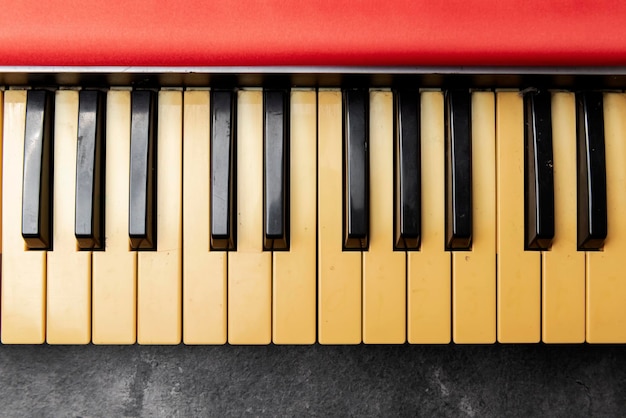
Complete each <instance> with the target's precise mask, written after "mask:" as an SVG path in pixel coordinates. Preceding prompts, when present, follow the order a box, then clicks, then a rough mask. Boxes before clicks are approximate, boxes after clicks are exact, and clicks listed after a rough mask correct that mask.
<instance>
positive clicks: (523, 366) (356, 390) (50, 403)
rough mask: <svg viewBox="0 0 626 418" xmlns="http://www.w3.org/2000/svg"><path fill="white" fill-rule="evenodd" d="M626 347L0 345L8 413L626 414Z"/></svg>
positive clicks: (3, 407) (1, 388)
mask: <svg viewBox="0 0 626 418" xmlns="http://www.w3.org/2000/svg"><path fill="white" fill-rule="evenodd" d="M624 414H626V347H611V346H586V345H580V346H545V345H529V346H499V345H496V346H484V347H479V346H455V345H450V346H400V347H387V346H356V347H322V346H307V347H279V346H267V347H231V346H223V347H185V346H177V347H139V346H131V347H96V346H87V347H51V346H40V347H33V346H25V347H10V346H0V415H1V416H7V417H21V416H54V417H90V416H96V417H98V416H127V417H155V416H167V417H193V416H241V415H251V416H264V415H265V416H302V415H311V416H329V415H330V416H364V415H368V416H385V417H390V416H428V417H430V416H444V417H445V416H449V417H463V416H470V417H473V416H476V417H478V416H497V417H499V416H520V417H528V416H550V417H558V416H562V417H572V416H591V415H593V416H624Z"/></svg>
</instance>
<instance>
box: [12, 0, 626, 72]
mask: <svg viewBox="0 0 626 418" xmlns="http://www.w3.org/2000/svg"><path fill="white" fill-rule="evenodd" d="M625 22H626V2H624V1H621V0H552V1H548V0H441V1H433V0H352V1H339V0H304V1H296V0H219V1H218V0H213V1H206V0H187V1H176V0H107V1H104V0H47V1H35V0H29V1H24V0H12V1H7V2H5V4H4V7H3V9H2V13H0V65H141V66H156V65H159V66H218V65H219V66H236V65H358V66H360V65H407V66H408V65H442V66H443V65H455V66H457V65H563V66H575V65H591V66H600V65H625V64H626V24H625Z"/></svg>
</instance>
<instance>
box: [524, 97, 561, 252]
mask: <svg viewBox="0 0 626 418" xmlns="http://www.w3.org/2000/svg"><path fill="white" fill-rule="evenodd" d="M524 130H525V137H526V138H525V139H526V144H525V146H526V161H525V173H526V175H525V179H526V180H525V181H526V187H525V189H526V196H525V202H526V208H525V212H526V242H525V247H526V249H530V250H547V249H548V248H550V245H551V244H552V239H553V238H554V174H553V161H554V160H553V159H552V104H551V96H550V92H548V91H546V90H543V91H540V92H530V93H527V94H526V95H525V96H524Z"/></svg>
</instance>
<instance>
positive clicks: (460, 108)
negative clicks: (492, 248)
mask: <svg viewBox="0 0 626 418" xmlns="http://www.w3.org/2000/svg"><path fill="white" fill-rule="evenodd" d="M471 115H472V100H471V94H470V92H469V91H468V90H463V91H461V90H458V91H448V92H446V248H447V249H449V250H467V249H469V248H470V246H471V244H472V120H471Z"/></svg>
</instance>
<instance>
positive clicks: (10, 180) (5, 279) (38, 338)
mask: <svg viewBox="0 0 626 418" xmlns="http://www.w3.org/2000/svg"><path fill="white" fill-rule="evenodd" d="M25 124H26V91H24V90H10V91H6V92H5V93H4V135H3V164H2V170H3V175H2V178H3V187H2V206H3V213H2V215H3V217H2V234H3V235H2V244H3V256H2V303H0V308H1V310H2V319H1V322H0V323H1V324H2V330H1V332H2V343H4V344H41V343H43V342H44V339H45V321H46V300H45V299H46V296H45V292H46V252H45V251H28V250H26V248H25V245H24V240H23V239H22V231H21V225H22V222H21V220H22V179H23V176H22V173H23V167H22V164H23V162H24V130H25Z"/></svg>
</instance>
